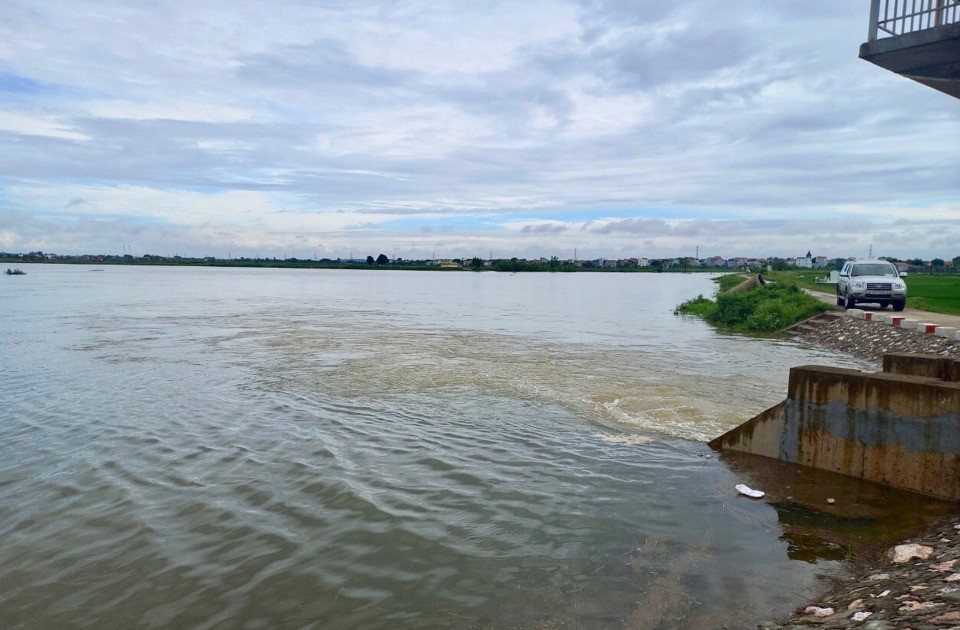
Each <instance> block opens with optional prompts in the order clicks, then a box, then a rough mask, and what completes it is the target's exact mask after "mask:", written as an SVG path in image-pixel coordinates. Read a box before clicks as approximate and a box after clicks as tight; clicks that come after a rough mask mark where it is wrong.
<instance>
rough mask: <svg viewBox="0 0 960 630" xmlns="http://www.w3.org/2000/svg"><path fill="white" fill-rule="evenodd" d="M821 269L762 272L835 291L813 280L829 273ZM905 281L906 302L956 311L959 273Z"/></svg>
mask: <svg viewBox="0 0 960 630" xmlns="http://www.w3.org/2000/svg"><path fill="white" fill-rule="evenodd" d="M829 274H830V272H829V271H824V270H822V269H821V270H816V271H810V270H803V271H773V272H770V273H769V274H764V277H765V278H766V277H769V279H770V280H773V281H774V282H795V283H796V284H799V285H800V286H801V287H804V288H807V289H815V290H817V291H823V292H824V293H835V292H836V287H835V286H834V285H832V284H816V283H815V282H814V280H815V279H816V278H818V277H820V276H826V275H829ZM904 281H905V282H906V283H907V306H908V307H910V308H918V309H920V310H923V311H930V312H932V313H946V314H949V315H960V275H955V276H953V275H942V274H938V275H929V276H928V275H923V274H913V275H909V276H907V277H906V278H904Z"/></svg>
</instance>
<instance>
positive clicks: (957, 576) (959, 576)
mask: <svg viewBox="0 0 960 630" xmlns="http://www.w3.org/2000/svg"><path fill="white" fill-rule="evenodd" d="M957 580H960V573H954V574H953V575H951V576H948V577H945V578H943V581H944V582H956V581H957Z"/></svg>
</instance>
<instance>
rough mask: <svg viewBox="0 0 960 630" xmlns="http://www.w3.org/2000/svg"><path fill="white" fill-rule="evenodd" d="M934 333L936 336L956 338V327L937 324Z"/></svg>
mask: <svg viewBox="0 0 960 630" xmlns="http://www.w3.org/2000/svg"><path fill="white" fill-rule="evenodd" d="M936 335H937V336H938V337H946V338H947V339H956V338H957V329H956V328H952V327H950V326H937V332H936Z"/></svg>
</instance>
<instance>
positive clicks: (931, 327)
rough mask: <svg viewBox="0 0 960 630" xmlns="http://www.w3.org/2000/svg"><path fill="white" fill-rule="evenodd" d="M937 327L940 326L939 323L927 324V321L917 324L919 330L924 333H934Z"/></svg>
mask: <svg viewBox="0 0 960 630" xmlns="http://www.w3.org/2000/svg"><path fill="white" fill-rule="evenodd" d="M937 327H938V325H937V324H926V323H920V324H917V330H919V331H920V332H922V333H926V334H928V335H932V334H934V333H935V332H937Z"/></svg>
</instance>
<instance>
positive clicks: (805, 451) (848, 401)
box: [710, 366, 960, 500]
mask: <svg viewBox="0 0 960 630" xmlns="http://www.w3.org/2000/svg"><path fill="white" fill-rule="evenodd" d="M710 445H711V446H712V447H714V448H717V449H731V450H737V451H743V452H748V453H754V454H757V455H765V456H767V457H776V458H778V459H781V460H783V461H787V462H792V463H796V464H803V465H806V466H813V467H815V468H820V469H823V470H830V471H833V472H838V473H841V474H845V475H850V476H853V477H860V478H863V479H867V480H870V481H876V482H879V483H884V484H887V485H890V486H894V487H897V488H903V489H906V490H913V491H917V492H922V493H924V494H929V495H932V496H937V497H941V498H945V499H951V500H958V499H960V383H956V382H945V381H941V380H938V379H933V378H926V377H922V376H914V375H909V374H907V375H904V374H888V373H879V374H869V373H864V372H859V371H857V370H845V369H840V368H832V367H818V366H802V367H796V368H793V369H792V370H790V386H789V390H788V394H787V400H785V401H784V402H782V403H780V405H777V406H776V407H773V408H771V409H769V410H767V411H766V412H764V413H762V414H760V415H759V416H757V417H756V418H754V419H753V420H750V421H749V422H747V423H745V424H744V425H741V426H740V427H737V428H736V429H734V430H732V431H730V432H728V433H726V434H724V435H722V436H720V437H719V438H717V439H715V440H713V441H712V442H711V443H710ZM774 446H776V449H775V450H774Z"/></svg>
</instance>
